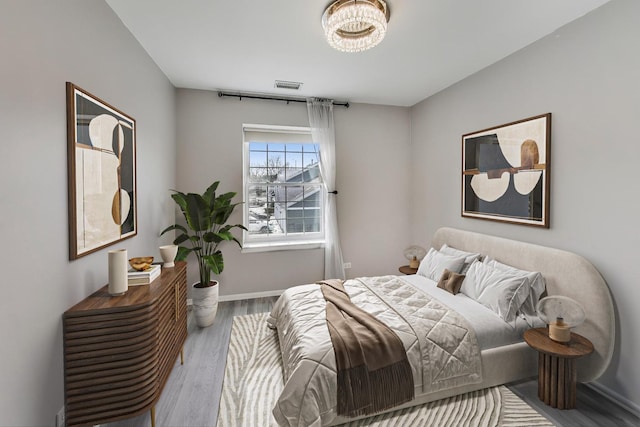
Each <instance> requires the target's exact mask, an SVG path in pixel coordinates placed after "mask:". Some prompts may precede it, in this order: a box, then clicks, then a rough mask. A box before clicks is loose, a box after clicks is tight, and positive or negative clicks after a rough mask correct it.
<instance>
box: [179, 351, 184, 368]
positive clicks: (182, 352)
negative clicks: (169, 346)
mask: <svg viewBox="0 0 640 427" xmlns="http://www.w3.org/2000/svg"><path fill="white" fill-rule="evenodd" d="M180 364H181V365H184V347H182V348H181V349H180Z"/></svg>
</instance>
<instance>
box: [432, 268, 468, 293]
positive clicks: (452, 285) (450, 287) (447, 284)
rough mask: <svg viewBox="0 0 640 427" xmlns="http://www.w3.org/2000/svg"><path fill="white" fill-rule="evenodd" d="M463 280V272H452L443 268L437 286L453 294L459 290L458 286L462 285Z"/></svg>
mask: <svg viewBox="0 0 640 427" xmlns="http://www.w3.org/2000/svg"><path fill="white" fill-rule="evenodd" d="M463 280H464V274H458V273H454V272H453V271H449V270H447V269H446V268H445V269H444V272H443V273H442V277H440V280H439V281H438V287H439V288H440V289H444V290H445V291H447V292H449V293H451V294H453V295H455V294H457V293H458V292H460V286H462V281H463Z"/></svg>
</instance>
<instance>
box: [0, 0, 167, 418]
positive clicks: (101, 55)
mask: <svg viewBox="0 0 640 427" xmlns="http://www.w3.org/2000/svg"><path fill="white" fill-rule="evenodd" d="M0 57H2V66H0V129H2V142H1V143H0V161H1V162H2V167H0V181H2V186H1V190H0V204H1V206H2V210H1V211H0V234H1V235H2V237H3V245H2V249H0V259H1V260H2V261H1V263H2V272H3V279H2V296H1V297H0V334H1V335H0V336H1V342H2V346H1V348H0V360H2V365H1V366H0V379H1V380H0V396H2V397H1V398H0V425H3V426H35V425H54V423H55V414H56V412H57V411H58V409H59V408H60V407H62V405H63V375H62V373H63V365H62V353H63V349H62V313H63V312H64V311H65V310H66V309H68V308H69V307H71V306H72V305H74V304H75V303H77V302H78V301H80V300H82V299H83V298H84V297H86V296H87V295H89V294H90V293H92V292H93V291H94V290H96V289H98V288H100V287H102V286H103V285H104V284H105V283H107V251H108V249H106V250H102V251H99V252H97V253H94V254H91V255H88V256H85V257H83V258H81V259H79V260H76V261H69V260H68V243H67V242H68V228H67V132H66V98H65V82H66V81H71V82H73V83H75V84H77V85H78V86H80V87H82V88H84V89H86V90H88V91H89V92H91V93H93V94H95V95H96V96H98V97H100V98H102V99H103V100H104V101H106V102H108V103H110V104H112V105H114V106H116V107H118V108H119V109H121V110H122V111H124V112H125V113H127V114H129V115H130V116H132V117H133V118H134V119H136V125H137V143H138V145H137V154H138V162H137V165H138V220H139V224H138V226H139V228H138V235H137V236H136V237H134V238H132V239H129V240H126V241H124V242H121V243H118V244H116V245H115V246H112V247H111V249H112V248H114V247H117V248H127V249H128V250H129V253H130V254H140V255H142V254H151V255H155V256H159V254H158V249H157V247H158V245H159V244H161V243H164V242H161V240H160V239H159V238H158V237H157V235H158V231H159V230H160V229H161V227H163V226H165V225H166V224H168V223H170V221H171V220H172V218H173V214H174V212H173V206H172V204H173V202H172V201H171V200H170V199H169V197H168V195H167V189H168V188H171V187H173V186H174V185H175V160H174V157H175V106H174V97H175V94H174V89H173V86H171V84H170V83H169V82H168V80H167V79H166V77H165V76H164V75H163V74H162V73H161V72H160V71H159V69H158V68H157V67H156V66H155V64H154V63H153V62H152V61H151V60H150V58H149V57H148V56H147V54H146V52H145V51H144V50H143V49H142V48H141V47H140V45H139V44H138V43H137V42H136V40H135V39H134V38H133V37H132V36H131V34H130V33H129V32H128V31H127V29H126V28H125V27H124V26H123V24H122V23H121V22H120V20H119V19H118V18H117V17H116V16H115V15H114V13H113V12H112V10H111V9H110V8H109V6H107V4H106V3H104V2H103V1H85V0H56V1H50V0H41V1H35V0H31V1H4V0H3V1H0Z"/></svg>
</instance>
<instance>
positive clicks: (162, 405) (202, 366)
mask: <svg viewBox="0 0 640 427" xmlns="http://www.w3.org/2000/svg"><path fill="white" fill-rule="evenodd" d="M275 301H276V297H270V298H257V299H251V300H242V301H227V302H221V303H220V305H219V307H218V314H217V317H216V323H215V324H214V325H213V326H211V327H209V328H205V329H200V328H198V327H197V326H196V324H195V322H194V321H193V319H192V316H189V326H188V329H189V336H188V337H187V342H186V344H185V348H184V365H180V361H179V360H178V361H176V365H175V366H174V369H173V371H172V372H171V376H170V377H169V380H168V381H167V384H166V386H165V388H164V391H163V393H162V396H161V397H160V400H159V401H158V404H157V405H156V426H158V427H208V426H211V427H214V426H215V425H216V420H217V417H218V405H219V402H220V393H221V390H222V380H223V376H224V368H225V363H226V357H227V349H228V347H229V335H230V333H231V324H232V321H233V317H234V316H240V315H244V314H252V313H262V312H266V311H270V310H271V307H272V306H273V303H274V302H275ZM509 388H510V389H511V390H512V391H513V392H514V393H516V394H517V395H518V396H520V397H521V398H522V399H524V400H525V401H526V402H528V403H529V405H531V406H532V407H534V408H536V409H537V410H538V411H539V412H540V413H541V414H543V415H545V416H546V417H547V418H548V419H549V420H551V421H552V422H553V423H554V424H556V425H558V426H562V427H578V426H580V427H595V426H607V427H609V426H624V427H633V426H640V418H638V417H637V416H635V415H634V414H631V413H629V412H628V411H626V410H625V409H624V408H622V407H620V406H618V405H616V404H615V403H613V402H612V401H610V400H608V399H606V398H605V397H603V396H602V395H601V394H599V393H598V392H596V391H595V390H593V389H591V388H589V387H587V386H584V385H582V384H579V385H578V398H577V405H576V406H577V408H576V409H572V410H565V411H562V410H558V409H554V408H550V407H548V406H547V405H545V404H544V403H542V402H541V401H540V400H539V399H538V397H537V390H538V389H537V382H536V380H529V381H523V382H519V383H517V384H511V385H510V386H509ZM104 426H108V427H147V426H151V418H150V415H149V413H145V414H142V415H140V416H138V417H135V418H130V419H127V420H122V421H118V422H114V423H109V424H104ZM255 427H260V426H255Z"/></svg>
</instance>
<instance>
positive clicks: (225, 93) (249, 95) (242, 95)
mask: <svg viewBox="0 0 640 427" xmlns="http://www.w3.org/2000/svg"><path fill="white" fill-rule="evenodd" d="M218 96H219V97H220V98H222V97H223V96H231V97H234V98H239V99H240V100H242V98H248V99H266V100H270V101H283V102H286V103H287V104H288V103H290V102H304V103H306V102H307V100H306V99H303V98H286V97H278V96H269V95H251V94H246V93H230V92H223V91H220V92H218ZM332 102H333V105H339V106H341V107H345V108H349V103H348V102H338V101H332Z"/></svg>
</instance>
